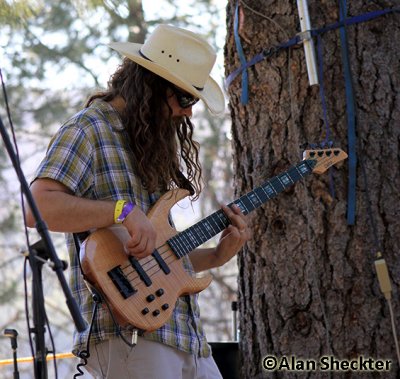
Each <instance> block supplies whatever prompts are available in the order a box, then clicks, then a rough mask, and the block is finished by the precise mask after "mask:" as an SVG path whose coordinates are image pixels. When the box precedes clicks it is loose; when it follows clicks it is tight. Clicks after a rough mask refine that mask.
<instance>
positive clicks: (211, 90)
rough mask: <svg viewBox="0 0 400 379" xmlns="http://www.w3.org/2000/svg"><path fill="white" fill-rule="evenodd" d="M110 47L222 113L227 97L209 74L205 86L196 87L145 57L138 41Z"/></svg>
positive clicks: (213, 110)
mask: <svg viewBox="0 0 400 379" xmlns="http://www.w3.org/2000/svg"><path fill="white" fill-rule="evenodd" d="M108 46H109V47H111V48H112V49H114V50H116V51H118V52H119V53H121V54H123V55H125V56H126V57H127V58H129V59H131V60H132V61H134V62H136V63H137V64H139V65H141V66H143V67H144V68H146V69H148V70H149V71H151V72H154V73H155V74H157V75H159V76H161V77H162V78H164V79H166V80H168V81H169V82H171V83H173V84H175V85H176V86H178V87H179V88H181V89H183V90H184V91H187V92H189V93H190V94H192V95H193V96H196V97H198V98H199V99H201V100H203V101H204V103H205V104H206V106H207V107H208V109H209V110H210V111H211V112H212V113H214V114H217V115H218V114H221V113H223V112H224V109H225V98H224V94H223V92H222V90H221V88H220V86H219V85H218V84H217V82H216V81H215V80H214V79H213V78H212V77H211V76H209V77H208V79H207V81H206V83H205V85H204V88H203V89H201V90H199V89H197V88H195V87H194V86H193V85H192V84H190V83H188V82H187V81H186V80H183V79H182V78H180V77H179V76H177V75H176V74H174V73H171V72H170V71H169V70H167V69H166V68H164V67H163V66H161V65H159V64H157V63H155V62H153V61H151V60H149V59H146V58H144V57H143V56H142V55H141V54H140V49H141V47H142V46H143V45H142V44H138V43H130V42H128V43H126V42H112V43H110V44H108Z"/></svg>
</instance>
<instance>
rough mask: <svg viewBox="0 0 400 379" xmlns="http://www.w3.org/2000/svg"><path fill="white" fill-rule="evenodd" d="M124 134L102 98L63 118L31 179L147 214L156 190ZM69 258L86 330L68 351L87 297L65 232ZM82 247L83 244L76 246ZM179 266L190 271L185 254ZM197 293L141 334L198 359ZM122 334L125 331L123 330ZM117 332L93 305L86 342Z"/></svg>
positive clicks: (82, 341) (202, 346) (203, 346)
mask: <svg viewBox="0 0 400 379" xmlns="http://www.w3.org/2000/svg"><path fill="white" fill-rule="evenodd" d="M128 140H129V139H128V135H127V132H126V131H125V130H124V127H123V125H122V123H121V120H120V118H119V115H118V113H117V112H116V111H115V109H114V108H113V107H112V106H111V105H110V104H108V103H107V102H104V101H102V100H99V99H97V100H95V101H94V102H93V103H92V105H91V106H90V107H88V108H86V109H84V110H82V111H81V112H79V113H78V114H76V115H75V116H74V117H72V118H71V119H70V120H68V121H67V122H66V123H65V124H64V125H63V126H62V127H61V128H60V129H59V131H58V133H57V134H56V135H55V136H54V137H53V139H52V140H51V142H50V145H49V148H48V150H47V154H46V157H45V159H44V160H43V161H42V162H41V164H40V166H39V168H38V171H37V175H36V176H37V178H51V179H54V180H57V181H58V182H61V183H62V184H64V185H65V186H66V187H68V188H69V189H70V190H71V191H72V192H73V193H74V194H75V195H76V196H80V197H85V198H89V199H101V200H114V201H116V200H119V199H124V200H128V201H135V202H136V204H137V205H138V206H140V207H141V209H142V210H143V211H144V212H146V213H147V211H148V209H149V208H150V206H151V205H152V204H154V202H155V201H156V200H157V199H158V198H159V197H160V195H161V194H159V193H154V194H149V193H148V192H147V191H146V189H145V188H143V186H142V184H141V181H140V179H139V178H138V177H137V176H136V175H135V170H134V167H132V160H131V158H130V156H131V149H130V146H129V144H128ZM67 246H68V252H69V255H70V262H71V274H70V286H71V291H72V293H73V295H74V297H75V299H76V300H77V302H78V305H79V308H80V311H81V313H82V315H83V317H84V319H85V320H86V322H87V329H86V330H85V331H84V332H82V333H78V332H77V331H75V333H74V348H73V352H74V353H77V352H78V351H80V350H83V349H85V348H86V342H87V339H88V334H89V325H90V322H91V318H92V313H93V306H94V303H93V300H92V298H91V295H90V292H89V291H88V289H87V288H86V285H85V283H84V281H83V279H82V275H81V272H80V268H79V264H78V261H77V255H76V252H75V245H74V243H73V238H72V235H70V234H69V235H67ZM82 248H84V244H83V245H82ZM184 265H185V268H186V269H187V270H188V271H189V272H193V269H192V267H191V264H190V260H189V259H188V258H187V257H186V259H185V261H184ZM197 297H198V296H197V295H192V296H183V297H180V298H179V299H178V300H177V302H176V307H175V310H174V312H173V315H172V317H171V319H170V320H169V322H168V323H167V324H165V325H164V326H163V327H161V328H160V329H158V330H156V331H155V332H152V333H145V334H144V336H143V337H144V338H146V339H149V340H152V341H159V342H161V343H164V344H166V345H169V346H172V347H174V348H177V349H179V350H182V351H185V352H188V353H192V354H195V355H198V356H201V357H208V356H209V355H210V348H209V346H208V344H207V341H206V339H205V335H204V331H203V328H202V325H201V322H200V312H199V306H198V302H197ZM123 333H124V334H125V335H126V336H128V330H125V331H123ZM116 335H117V329H116V327H115V325H114V322H113V321H112V318H111V316H110V314H109V312H108V311H107V309H106V308H105V307H99V308H98V311H97V315H96V318H95V320H94V323H93V329H92V334H91V337H90V338H91V342H99V341H102V340H105V339H108V338H110V337H113V336H116Z"/></svg>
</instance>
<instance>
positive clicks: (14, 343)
mask: <svg viewBox="0 0 400 379" xmlns="http://www.w3.org/2000/svg"><path fill="white" fill-rule="evenodd" d="M4 336H5V337H9V338H10V340H11V349H12V351H13V362H14V373H13V378H14V379H19V371H18V359H17V348H18V343H17V336H18V332H17V331H16V330H15V329H5V330H4Z"/></svg>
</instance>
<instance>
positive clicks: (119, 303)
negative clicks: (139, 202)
mask: <svg viewBox="0 0 400 379" xmlns="http://www.w3.org/2000/svg"><path fill="white" fill-rule="evenodd" d="M187 195H188V191H186V190H181V189H176V190H172V191H170V192H168V193H166V194H165V195H164V196H162V197H161V198H160V199H159V200H158V201H157V203H156V204H155V205H154V207H152V209H151V210H150V212H149V213H148V215H147V216H148V217H149V219H150V221H151V222H152V223H153V224H154V227H155V228H156V230H157V243H156V246H158V248H157V251H158V252H159V254H160V256H161V257H162V259H163V260H164V261H165V262H166V264H167V265H168V268H169V269H170V272H169V273H168V274H166V273H165V272H164V271H163V270H162V269H161V268H160V265H159V264H158V263H157V261H156V260H155V258H154V257H153V256H149V257H146V258H143V259H141V260H138V262H139V264H140V266H141V267H142V268H143V269H144V270H145V271H146V274H147V275H148V277H149V278H150V279H151V285H149V286H148V285H146V283H145V281H143V280H142V279H141V278H140V276H139V274H138V273H137V271H136V270H135V269H134V268H133V267H132V264H131V262H130V261H129V257H128V255H127V254H126V252H125V248H124V245H125V243H126V242H127V240H128V239H129V234H128V232H127V230H126V229H125V227H124V226H122V225H121V226H120V225H115V226H112V227H110V228H104V229H98V230H96V231H95V232H93V233H92V234H91V235H90V236H89V237H88V239H87V240H86V244H85V253H84V255H83V256H82V257H81V261H82V267H83V271H84V272H85V274H86V276H87V278H88V279H89V281H90V282H91V284H93V285H94V286H95V287H96V288H97V289H99V290H100V291H101V292H102V294H103V295H104V296H105V297H106V299H107V302H108V303H109V304H110V306H111V308H112V311H113V314H114V316H115V318H116V319H117V320H118V322H119V324H120V325H121V326H126V325H129V324H130V325H134V326H135V327H136V328H138V329H141V330H146V331H153V330H156V329H158V328H160V327H161V326H162V325H164V324H165V323H166V322H167V321H168V320H169V318H170V317H171V315H172V312H173V310H174V307H175V303H176V300H177V299H178V297H179V296H181V295H184V294H190V293H197V292H200V291H202V290H204V289H205V288H206V287H207V286H208V285H209V284H210V283H211V280H212V276H211V275H206V276H204V277H201V278H199V277H192V276H191V275H189V274H188V273H187V271H186V270H185V268H184V266H183V262H182V259H178V257H176V255H175V254H174V253H173V252H172V251H171V249H170V247H169V246H168V244H166V241H167V240H168V239H170V238H171V237H173V236H174V235H176V234H177V232H176V230H175V229H174V228H172V227H171V226H170V224H169V222H168V214H169V211H170V209H171V208H172V206H173V205H175V204H176V203H177V202H178V201H179V200H181V199H183V198H184V197H186V196H187ZM116 267H119V268H120V269H121V271H122V273H123V275H124V277H125V278H126V280H128V281H129V283H130V285H131V286H132V288H133V289H134V291H135V292H134V293H132V294H130V290H127V291H125V292H124V289H123V288H122V291H121V287H123V285H124V282H123V279H122V278H121V282H120V285H119V286H118V285H116V283H115V278H114V281H113V279H112V278H111V277H110V274H109V272H110V271H111V270H113V269H115V268H116ZM99 284H100V286H99ZM123 293H125V295H129V296H128V297H127V298H124V295H123Z"/></svg>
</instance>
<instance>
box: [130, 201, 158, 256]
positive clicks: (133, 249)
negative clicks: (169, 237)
mask: <svg viewBox="0 0 400 379" xmlns="http://www.w3.org/2000/svg"><path fill="white" fill-rule="evenodd" d="M122 225H123V226H125V228H126V229H127V230H128V232H129V235H130V236H131V238H130V240H129V241H128V242H127V243H126V245H125V248H126V250H127V253H128V254H129V255H132V256H134V257H135V258H137V259H142V258H145V257H147V256H148V255H150V254H151V253H152V252H153V251H154V249H155V248H156V236H157V233H156V230H155V229H154V226H153V224H152V223H151V221H150V220H149V219H148V217H147V216H146V215H145V214H144V212H143V211H142V210H141V209H140V208H139V207H138V206H136V207H135V208H134V209H133V210H132V211H131V212H130V213H129V214H128V216H126V218H125V220H124V221H123V223H122Z"/></svg>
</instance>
